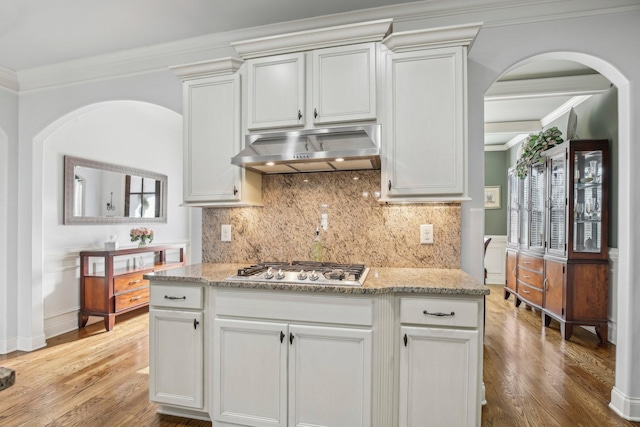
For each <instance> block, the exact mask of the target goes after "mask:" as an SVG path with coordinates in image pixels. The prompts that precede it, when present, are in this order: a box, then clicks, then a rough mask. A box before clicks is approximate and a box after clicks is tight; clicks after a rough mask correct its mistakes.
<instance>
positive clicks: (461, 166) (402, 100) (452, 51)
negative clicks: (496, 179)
mask: <svg viewBox="0 0 640 427" xmlns="http://www.w3.org/2000/svg"><path fill="white" fill-rule="evenodd" d="M479 28H480V26H479V25H477V24H474V25H468V26H460V27H448V28H444V29H435V30H425V31H411V32H406V33H394V34H392V35H390V36H389V37H387V39H385V40H384V41H383V43H384V44H385V45H386V46H387V47H388V48H389V49H390V50H391V52H389V53H387V54H385V79H386V88H385V99H386V101H385V105H386V106H387V111H386V112H385V118H384V122H385V125H386V126H385V129H386V138H385V141H384V144H383V146H382V152H383V156H382V198H381V199H380V200H381V201H385V202H391V203H394V202H407V201H410V202H423V201H424V202H429V201H443V202H451V201H463V200H468V197H467V175H466V169H467V93H466V92H467V87H466V63H467V62H466V61H467V46H468V45H469V44H470V43H471V42H472V41H473V39H474V38H475V36H476V34H477V32H478V30H479Z"/></svg>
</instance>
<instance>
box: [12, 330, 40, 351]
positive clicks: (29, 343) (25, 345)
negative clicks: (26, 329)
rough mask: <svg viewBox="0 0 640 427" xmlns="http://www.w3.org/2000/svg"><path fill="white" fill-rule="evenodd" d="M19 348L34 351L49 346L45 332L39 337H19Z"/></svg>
mask: <svg viewBox="0 0 640 427" xmlns="http://www.w3.org/2000/svg"><path fill="white" fill-rule="evenodd" d="M16 344H17V345H16V346H17V350H20V351H34V350H38V349H40V348H43V347H46V346H47V341H46V338H45V336H44V334H42V335H39V336H37V337H18V338H17V342H16Z"/></svg>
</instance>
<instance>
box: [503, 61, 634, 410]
mask: <svg viewBox="0 0 640 427" xmlns="http://www.w3.org/2000/svg"><path fill="white" fill-rule="evenodd" d="M557 60H569V61H574V62H576V63H579V64H582V65H584V66H586V67H589V68H591V69H593V70H595V71H596V72H598V73H599V74H601V75H602V76H604V77H605V78H606V79H608V80H609V81H610V82H611V83H613V85H614V86H615V87H616V88H617V113H618V114H617V116H618V117H617V131H618V132H617V138H618V146H617V147H616V148H617V153H613V157H614V162H616V163H617V165H616V166H617V178H618V188H617V191H616V193H617V195H618V197H617V200H616V203H615V205H616V207H615V210H616V212H613V213H612V214H613V215H614V218H615V220H616V221H617V229H619V230H630V229H631V218H632V216H631V212H630V210H631V205H630V203H629V197H628V195H629V194H630V185H631V184H630V181H631V179H630V176H631V169H630V161H629V160H630V159H631V140H630V134H631V121H630V117H631V105H630V88H629V81H628V80H627V79H626V78H625V77H624V76H623V75H622V74H621V73H620V72H619V71H618V70H617V69H616V68H615V67H613V66H612V65H611V64H609V63H607V62H606V61H603V60H602V59H599V58H596V57H593V56H590V55H586V54H581V53H573V52H554V53H546V54H540V55H536V56H532V57H530V58H527V59H525V60H522V61H520V62H518V63H517V64H515V65H512V66H511V67H509V68H508V69H506V70H504V72H508V71H511V70H514V69H516V68H518V67H520V66H523V65H527V64H531V63H533V62H535V61H557ZM625 196H627V197H625ZM616 241H617V248H618V268H617V281H616V282H617V294H616V293H613V294H612V295H610V298H612V299H613V301H612V304H613V306H614V307H615V308H616V309H617V310H616V311H617V312H616V318H617V319H616V320H617V322H616V326H617V337H618V339H617V347H616V355H617V357H616V375H615V376H616V379H615V386H614V388H613V390H612V394H611V404H610V406H611V408H612V409H613V410H614V411H616V412H617V413H618V414H620V415H622V416H623V417H625V418H629V417H630V413H631V412H632V411H631V410H630V409H629V408H630V406H632V403H631V400H633V399H632V398H630V397H628V395H629V394H630V393H629V387H630V383H631V382H633V378H632V376H633V375H636V373H635V372H634V371H633V370H632V369H631V367H632V364H631V357H630V356H631V355H632V354H633V351H634V350H633V348H634V341H635V339H634V337H633V334H632V333H631V331H630V326H631V325H630V323H631V317H630V315H631V313H630V307H629V306H628V304H625V302H626V301H629V300H630V299H631V296H632V295H633V294H632V292H631V288H630V286H631V280H630V278H631V277H630V276H631V274H630V272H631V266H632V260H631V250H630V249H631V246H630V245H631V239H630V236H629V233H620V234H619V235H617V236H616ZM636 345H637V344H636ZM621 390H624V392H627V394H625V393H624V392H623V391H621Z"/></svg>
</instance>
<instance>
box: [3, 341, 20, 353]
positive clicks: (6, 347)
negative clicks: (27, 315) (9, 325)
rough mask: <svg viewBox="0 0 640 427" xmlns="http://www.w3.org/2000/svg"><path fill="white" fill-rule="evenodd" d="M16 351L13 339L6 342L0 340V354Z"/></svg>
mask: <svg viewBox="0 0 640 427" xmlns="http://www.w3.org/2000/svg"><path fill="white" fill-rule="evenodd" d="M17 349H18V343H17V341H16V339H15V338H9V339H8V340H0V354H8V353H11V352H14V351H16V350H17Z"/></svg>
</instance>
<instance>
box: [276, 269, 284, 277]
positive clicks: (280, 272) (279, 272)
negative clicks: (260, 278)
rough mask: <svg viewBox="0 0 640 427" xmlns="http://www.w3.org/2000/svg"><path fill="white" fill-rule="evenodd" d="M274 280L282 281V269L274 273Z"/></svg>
mask: <svg viewBox="0 0 640 427" xmlns="http://www.w3.org/2000/svg"><path fill="white" fill-rule="evenodd" d="M276 279H278V280H282V279H284V271H282V269H280V270H278V272H277V273H276Z"/></svg>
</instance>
